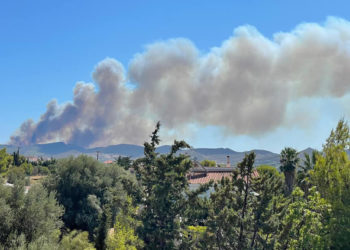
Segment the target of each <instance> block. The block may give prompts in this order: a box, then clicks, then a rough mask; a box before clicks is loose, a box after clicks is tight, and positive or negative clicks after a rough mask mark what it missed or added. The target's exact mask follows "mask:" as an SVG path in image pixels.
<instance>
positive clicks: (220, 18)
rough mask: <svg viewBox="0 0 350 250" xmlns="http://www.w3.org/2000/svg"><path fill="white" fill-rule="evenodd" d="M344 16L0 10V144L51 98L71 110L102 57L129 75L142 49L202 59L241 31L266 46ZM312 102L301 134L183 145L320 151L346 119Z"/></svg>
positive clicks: (332, 7) (201, 6) (9, 6)
mask: <svg viewBox="0 0 350 250" xmlns="http://www.w3.org/2000/svg"><path fill="white" fill-rule="evenodd" d="M348 10H349V3H348V2H347V1H305V0H304V1H296V0H294V1H2V2H1V5H0V27H1V28H0V31H1V33H0V38H1V39H0V75H1V83H0V84H1V91H0V106H1V107H2V108H1V110H2V116H1V117H2V119H1V123H0V143H6V142H7V141H8V140H9V137H10V136H11V135H12V134H13V132H14V131H15V130H16V129H17V128H18V127H19V126H20V125H21V124H22V122H24V121H25V120H26V119H28V118H32V119H34V120H35V121H36V120H38V119H39V117H40V115H41V114H42V113H43V112H45V109H46V104H47V103H48V102H49V101H50V100H52V99H53V98H56V99H57V100H58V102H59V103H64V102H67V101H70V100H72V97H73V93H72V90H73V87H74V86H75V83H76V82H77V81H85V82H91V81H92V76H91V73H92V71H93V69H94V67H95V66H96V64H97V63H98V62H99V61H101V60H103V59H104V58H106V57H112V58H116V59H117V60H118V61H120V62H121V63H122V64H123V65H124V67H127V66H128V64H129V62H130V60H131V59H132V58H133V57H134V55H135V54H136V53H141V52H142V51H144V50H145V46H146V45H147V44H152V43H154V42H157V41H162V40H167V39H170V38H177V37H184V38H187V39H189V40H191V41H192V42H193V43H194V44H195V46H196V47H197V48H198V49H199V50H200V51H201V52H202V53H206V52H208V51H209V50H210V49H211V48H212V47H214V46H220V45H221V43H222V42H223V41H224V40H225V39H227V38H228V37H230V36H231V35H232V33H233V30H234V29H235V28H237V27H238V26H241V25H245V24H249V25H252V26H254V27H256V29H257V30H259V32H260V33H262V34H263V35H264V36H266V37H268V38H271V37H272V35H273V34H274V33H277V32H281V31H283V32H289V31H290V30H292V29H293V28H294V27H295V26H297V25H298V24H301V23H304V22H316V23H323V22H324V21H325V20H326V18H327V17H328V16H336V17H340V18H343V19H345V20H350V13H349V11H348ZM306 101H307V100H306ZM317 102H318V105H319V107H320V108H321V109H322V115H321V116H319V117H318V119H317V120H316V121H314V123H313V124H312V125H308V126H306V127H303V128H300V127H299V126H293V122H291V125H290V126H287V127H282V128H277V129H275V130H273V131H270V132H267V133H265V134H264V135H259V136H250V135H244V136H243V135H231V134H230V135H227V134H223V133H222V132H221V130H220V129H219V128H217V127H215V126H205V127H201V128H196V131H195V133H194V134H192V135H191V136H190V137H188V139H189V142H190V144H192V145H193V146H196V147H199V146H201V147H230V148H232V149H234V150H238V151H242V150H247V149H251V148H264V149H268V150H272V151H275V152H278V151H280V149H281V148H282V147H284V146H293V147H296V148H297V149H300V150H301V149H303V148H305V147H308V146H311V147H316V148H320V147H321V145H322V143H323V142H324V140H325V138H326V137H327V136H328V134H329V132H330V129H331V128H332V127H334V126H335V125H336V122H337V121H338V119H339V118H341V117H342V116H344V117H345V118H348V113H347V112H346V111H344V109H343V108H341V107H339V104H338V103H337V102H335V101H334V100H328V99H322V98H321V99H319V100H317ZM145 139H146V138H145Z"/></svg>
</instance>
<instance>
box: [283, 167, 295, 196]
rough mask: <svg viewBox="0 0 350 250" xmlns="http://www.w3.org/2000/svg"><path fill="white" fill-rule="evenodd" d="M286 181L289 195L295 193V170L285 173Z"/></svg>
mask: <svg viewBox="0 0 350 250" xmlns="http://www.w3.org/2000/svg"><path fill="white" fill-rule="evenodd" d="M284 179H285V182H286V189H287V194H288V195H290V194H291V193H292V191H293V186H294V179H295V170H293V171H285V172H284Z"/></svg>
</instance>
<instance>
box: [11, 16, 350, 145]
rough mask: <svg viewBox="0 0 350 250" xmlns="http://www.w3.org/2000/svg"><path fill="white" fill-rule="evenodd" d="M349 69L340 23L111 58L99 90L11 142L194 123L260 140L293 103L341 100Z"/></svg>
mask: <svg viewBox="0 0 350 250" xmlns="http://www.w3.org/2000/svg"><path fill="white" fill-rule="evenodd" d="M349 69H350V23H349V22H347V21H345V20H343V19H339V18H328V19H327V21H326V22H325V24H324V25H320V24H316V23H304V24H301V25H299V26H297V27H296V28H295V29H294V30H292V31H291V32H289V33H277V34H275V35H274V36H273V38H272V39H269V38H267V37H264V36H263V35H262V34H261V33H259V32H258V31H257V30H256V29H255V28H254V27H252V26H242V27H239V28H237V29H235V30H234V34H233V36H232V37H230V38H229V39H227V40H226V41H224V42H223V43H222V44H221V45H220V46H219V47H215V48H212V49H211V50H210V51H209V52H207V53H201V52H200V51H199V50H198V49H197V48H196V47H195V45H194V44H193V43H192V42H191V41H189V40H188V39H183V38H181V39H171V40H168V41H163V42H157V43H154V44H151V45H148V46H147V47H146V49H145V51H144V52H142V53H140V54H137V55H135V57H134V58H133V59H132V60H131V62H130V64H129V66H128V69H127V72H125V70H124V68H123V66H122V65H121V64H120V63H119V62H118V61H116V60H115V59H110V58H107V59H105V60H103V61H102V62H100V63H99V64H98V65H97V66H96V68H95V70H94V72H93V80H94V83H95V84H96V85H97V86H98V88H95V85H94V84H92V83H84V82H79V83H77V84H76V86H75V88H74V99H73V101H72V102H70V103H67V104H62V105H59V104H57V102H56V101H55V100H53V101H51V102H50V103H49V104H48V105H47V110H46V112H45V113H44V114H42V115H41V117H40V119H39V121H38V122H34V121H32V120H28V121H26V122H24V123H23V124H22V126H21V127H20V128H19V130H18V131H17V132H16V133H15V134H14V135H13V136H12V137H11V143H13V144H32V143H45V142H51V141H65V142H67V143H71V144H76V145H81V146H97V145H108V144H115V143H142V142H143V141H144V140H145V139H146V138H147V135H148V134H149V133H150V131H152V128H153V125H154V123H155V121H157V120H160V121H161V122H162V123H163V125H164V128H165V129H167V130H174V129H178V128H184V127H186V126H188V125H191V124H195V125H197V126H207V125H211V126H219V127H220V128H222V129H223V131H224V132H226V133H231V134H248V135H261V134H263V133H266V132H269V131H273V130H274V129H276V128H278V127H280V126H283V124H285V121H286V120H288V121H289V120H290V119H288V112H287V106H288V105H289V104H290V103H292V102H296V101H298V100H299V99H302V98H305V97H307V98H313V97H318V98H320V97H321V98H322V97H332V98H340V97H343V96H345V95H347V94H349V92H350V83H349V79H350V70H349ZM128 82H132V83H134V84H135V85H136V86H135V88H133V89H131V88H129V87H127V84H128ZM303 108H304V109H306V110H307V109H308V107H303ZM304 111H305V110H304Z"/></svg>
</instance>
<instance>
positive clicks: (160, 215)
mask: <svg viewBox="0 0 350 250" xmlns="http://www.w3.org/2000/svg"><path fill="white" fill-rule="evenodd" d="M159 128H160V123H159V122H158V123H157V126H156V129H155V130H154V132H153V133H152V135H151V142H150V143H148V142H146V143H145V144H144V147H145V149H144V150H145V152H144V153H145V157H144V158H142V159H139V160H137V161H135V162H134V168H135V171H136V174H137V176H138V178H139V179H140V181H141V183H142V186H143V199H142V200H141V208H142V209H141V213H140V217H141V221H142V227H141V228H140V231H139V233H140V235H141V238H142V239H143V240H144V242H145V248H146V249H173V248H175V247H176V242H179V241H180V238H181V235H180V232H181V228H182V226H183V219H184V218H183V215H184V213H185V210H186V205H187V203H188V199H187V198H186V196H185V194H186V193H187V192H188V182H187V173H188V171H189V169H190V168H191V167H192V162H191V161H190V160H189V158H188V156H186V155H181V154H180V155H177V154H176V153H177V152H178V151H179V150H180V149H182V148H189V145H188V144H187V143H186V142H184V141H174V144H173V145H172V147H171V151H170V153H169V154H167V155H158V154H157V153H156V146H157V145H158V144H159V142H160V139H159V136H158V132H159Z"/></svg>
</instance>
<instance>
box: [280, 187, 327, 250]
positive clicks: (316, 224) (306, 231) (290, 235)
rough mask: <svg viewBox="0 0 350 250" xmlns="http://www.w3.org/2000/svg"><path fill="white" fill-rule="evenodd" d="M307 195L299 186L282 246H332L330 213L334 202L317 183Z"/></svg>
mask: <svg viewBox="0 0 350 250" xmlns="http://www.w3.org/2000/svg"><path fill="white" fill-rule="evenodd" d="M309 192H310V194H309V196H308V197H307V199H305V195H304V192H303V191H302V190H301V189H300V188H299V187H297V188H295V190H294V191H293V193H292V199H291V203H290V204H289V205H288V208H287V212H286V216H285V217H284V219H283V221H282V230H281V234H280V238H279V242H278V247H277V248H278V249H329V247H330V238H329V218H330V216H329V214H330V211H331V206H330V205H329V204H328V203H327V202H326V200H324V199H323V198H321V196H320V194H319V193H318V192H317V191H316V188H315V187H313V188H311V189H310V190H309Z"/></svg>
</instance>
